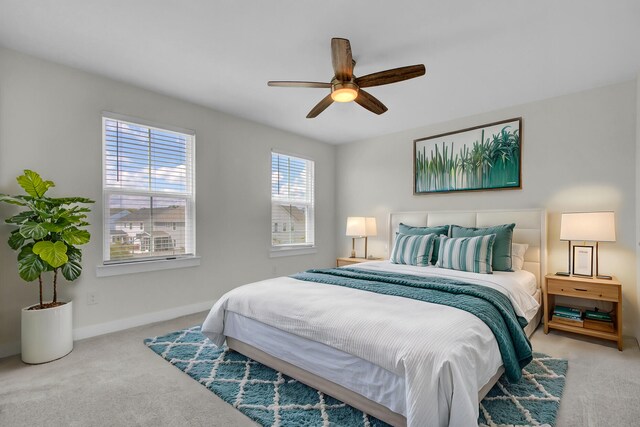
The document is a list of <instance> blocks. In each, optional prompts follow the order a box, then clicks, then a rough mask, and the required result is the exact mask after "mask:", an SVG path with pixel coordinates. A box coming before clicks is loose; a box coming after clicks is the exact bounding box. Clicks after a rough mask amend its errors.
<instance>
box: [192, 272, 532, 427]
mask: <svg viewBox="0 0 640 427" xmlns="http://www.w3.org/2000/svg"><path fill="white" fill-rule="evenodd" d="M358 267H359V268H369V269H378V270H385V271H397V272H399V273H406V274H417V275H429V274H439V275H444V276H449V277H454V278H460V279H467V280H469V281H472V282H474V283H479V284H483V285H486V286H489V287H492V288H495V289H497V290H499V291H501V292H503V293H505V294H506V295H508V296H509V298H510V300H511V302H512V304H513V305H514V308H515V310H516V313H517V314H519V315H521V316H524V317H526V318H530V316H529V315H528V314H529V313H535V311H536V310H537V309H538V303H537V301H536V300H535V299H534V298H533V297H532V296H531V295H530V293H529V292H528V291H527V290H526V288H527V285H526V284H524V282H526V280H523V276H522V274H531V273H527V272H517V273H502V274H493V275H480V274H475V273H463V272H457V271H451V270H443V269H438V268H435V267H426V268H425V267H411V266H399V265H395V264H391V263H389V262H387V261H381V262H370V263H363V264H359V265H358ZM516 276H517V277H518V278H517V279H516ZM531 276H532V275H531ZM225 311H231V312H234V313H237V314H240V315H242V316H245V317H249V318H252V319H255V320H258V321H260V322H262V323H265V324H267V325H270V326H273V327H275V328H278V329H281V330H283V331H286V332H289V333H292V334H295V335H298V336H302V337H304V338H308V339H311V340H314V341H317V342H321V343H323V344H326V345H328V346H331V347H334V348H337V349H339V350H342V351H345V352H347V353H350V354H352V355H354V356H357V357H360V358H362V359H365V360H367V361H369V362H371V363H374V364H376V365H378V366H381V367H382V368H385V369H387V370H389V371H391V372H393V373H395V374H397V375H400V376H402V377H404V379H405V387H406V396H405V397H406V414H403V415H405V416H406V418H407V425H408V426H409V427H413V426H447V425H449V426H476V425H477V418H478V403H479V402H478V390H479V389H480V388H481V387H482V386H483V385H484V384H486V383H487V382H488V381H489V379H491V377H492V376H493V375H494V374H495V373H496V372H497V370H498V368H499V367H500V366H501V365H502V359H501V356H500V351H499V349H498V344H497V342H496V340H495V338H494V336H493V333H492V332H491V330H490V329H489V327H488V326H486V325H485V324H484V322H482V321H481V320H480V319H478V318H477V317H475V316H474V315H472V314H470V313H467V312H465V311H462V310H459V309H456V308H452V307H448V306H441V305H437V304H431V303H426V302H422V301H416V300H411V299H407V298H401V297H396V296H390V295H380V294H376V293H371V292H363V291H360V290H357V289H350V288H345V287H341V286H332V285H324V284H318V283H312V282H305V281H299V280H295V279H292V278H289V277H279V278H275V279H270V280H264V281H261V282H256V283H252V284H249V285H245V286H241V287H239V288H236V289H234V290H232V291H230V292H228V293H227V294H225V295H224V296H223V297H222V298H220V300H218V302H217V303H216V304H215V305H214V306H213V308H212V309H211V312H210V313H209V315H208V316H207V318H206V320H205V322H204V324H203V326H202V332H203V333H204V334H205V335H206V336H207V337H208V338H209V339H211V340H212V341H213V342H214V343H215V344H216V345H218V346H221V345H223V343H224V340H225V336H224V318H225Z"/></svg>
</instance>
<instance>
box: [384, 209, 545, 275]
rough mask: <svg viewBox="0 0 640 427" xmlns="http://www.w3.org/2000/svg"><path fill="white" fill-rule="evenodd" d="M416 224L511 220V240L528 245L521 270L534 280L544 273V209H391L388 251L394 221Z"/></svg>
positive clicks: (475, 224) (470, 224) (395, 225)
mask: <svg viewBox="0 0 640 427" xmlns="http://www.w3.org/2000/svg"><path fill="white" fill-rule="evenodd" d="M401 222H402V223H404V224H407V225H413V226H417V227H433V226H436V225H447V224H456V225H460V226H462V227H490V226H493V225H500V224H510V223H515V224H516V227H515V229H514V230H513V241H514V242H515V243H526V244H528V245H529V249H527V253H526V254H525V256H524V267H523V269H524V270H527V271H530V272H532V273H533V274H534V275H535V276H536V278H537V279H538V287H540V283H541V278H542V277H543V276H544V275H545V274H547V212H546V211H545V210H543V209H520V210H518V209H515V210H482V211H428V212H427V211H425V212H392V213H390V214H389V251H391V248H393V242H394V240H395V235H396V232H397V231H398V224H400V223H401Z"/></svg>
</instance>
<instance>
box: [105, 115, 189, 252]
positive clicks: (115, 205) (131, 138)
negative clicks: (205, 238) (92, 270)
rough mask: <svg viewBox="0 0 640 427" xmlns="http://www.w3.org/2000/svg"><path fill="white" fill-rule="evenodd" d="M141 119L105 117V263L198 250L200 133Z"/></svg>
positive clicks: (115, 116)
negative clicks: (196, 163) (197, 153)
mask: <svg viewBox="0 0 640 427" xmlns="http://www.w3.org/2000/svg"><path fill="white" fill-rule="evenodd" d="M136 122H137V120H136V121H130V120H128V119H124V118H122V117H120V116H117V115H111V114H108V115H107V114H105V115H103V118H102V126H103V140H104V151H103V160H104V173H103V194H104V242H105V243H104V254H103V260H104V263H105V264H114V263H126V262H132V261H148V260H162V259H176V258H177V257H189V256H194V255H195V188H194V180H195V177H194V153H195V135H194V134H193V133H192V132H189V131H186V132H179V131H176V130H167V129H161V128H158V127H155V126H150V125H148V124H142V123H139V122H138V123H136ZM134 223H137V224H139V225H140V227H139V228H138V227H133V224H134ZM165 224H174V226H173V227H172V228H168V227H165Z"/></svg>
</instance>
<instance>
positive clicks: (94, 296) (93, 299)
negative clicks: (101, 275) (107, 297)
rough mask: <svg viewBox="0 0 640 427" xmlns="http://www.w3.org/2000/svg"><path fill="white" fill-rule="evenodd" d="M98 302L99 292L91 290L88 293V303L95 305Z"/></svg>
mask: <svg viewBox="0 0 640 427" xmlns="http://www.w3.org/2000/svg"><path fill="white" fill-rule="evenodd" d="M97 303H98V293H97V292H89V293H88V294H87V305H95V304H97Z"/></svg>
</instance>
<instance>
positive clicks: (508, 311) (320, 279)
mask: <svg viewBox="0 0 640 427" xmlns="http://www.w3.org/2000/svg"><path fill="white" fill-rule="evenodd" d="M291 277H293V278H294V279H298V280H304V281H307V282H316V283H324V284H328V285H337V286H345V287H347V288H353V289H360V290H363V291H369V292H376V293H379V294H385V295H394V296H399V297H404V298H411V299H415V300H419V301H426V302H430V303H435V304H442V305H447V306H450V307H455V308H458V309H460V310H464V311H467V312H469V313H471V314H473V315H475V316H477V317H478V318H479V319H480V320H482V321H483V322H484V323H486V324H487V326H488V327H489V328H490V329H491V331H492V332H493V334H494V335H495V337H496V340H497V342H498V347H499V348H500V354H501V355H502V361H503V363H504V367H505V373H506V376H507V379H508V380H509V381H510V382H516V381H518V380H520V378H521V377H522V368H523V367H525V366H526V365H527V364H529V362H531V360H532V359H533V355H532V352H531V343H529V340H528V339H527V336H526V334H525V333H524V330H523V328H524V327H525V326H526V325H527V321H526V320H525V319H524V318H523V317H520V316H517V315H516V313H515V311H514V309H513V306H512V305H511V301H510V300H509V297H507V296H506V295H504V294H503V293H501V292H499V291H497V290H495V289H491V288H488V287H485V286H480V285H474V284H471V283H465V282H462V281H459V280H454V279H448V278H444V277H437V276H430V277H424V276H414V275H410V274H396V273H388V272H380V271H370V270H361V269H354V268H327V269H321V270H318V269H314V270H307V271H305V272H302V273H297V274H294V275H292V276H291Z"/></svg>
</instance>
